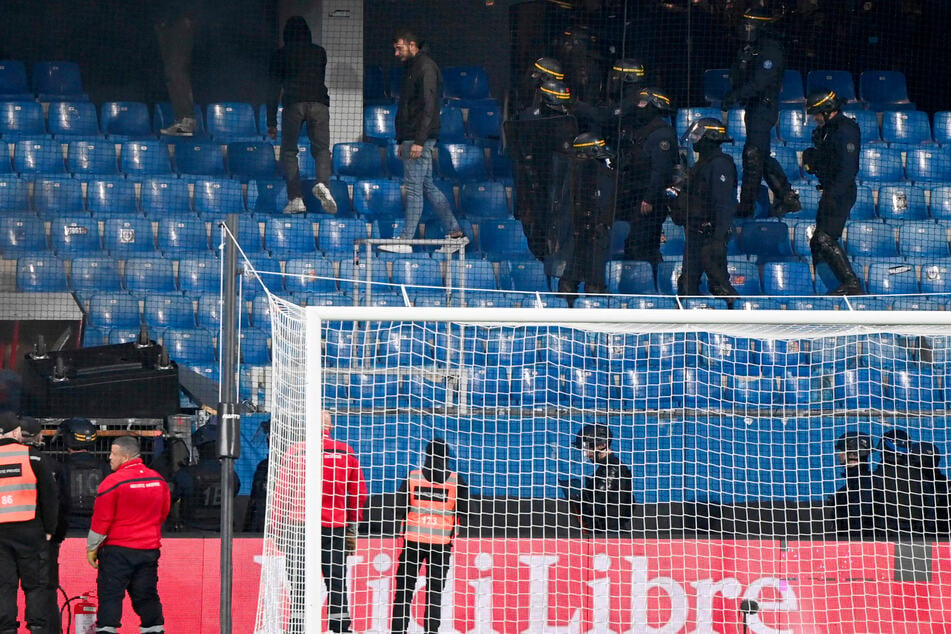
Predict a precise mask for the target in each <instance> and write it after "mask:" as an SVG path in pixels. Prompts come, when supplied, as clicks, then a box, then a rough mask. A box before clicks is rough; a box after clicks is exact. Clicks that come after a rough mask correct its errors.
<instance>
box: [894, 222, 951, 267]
mask: <svg viewBox="0 0 951 634" xmlns="http://www.w3.org/2000/svg"><path fill="white" fill-rule="evenodd" d="M898 250H899V251H900V252H901V254H902V255H903V256H904V257H906V258H923V257H924V258H946V257H948V256H949V253H948V226H947V225H943V224H935V223H934V221H932V220H922V221H918V222H914V221H906V222H902V223H901V224H900V225H899V226H898Z"/></svg>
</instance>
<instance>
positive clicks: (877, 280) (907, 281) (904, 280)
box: [867, 262, 918, 295]
mask: <svg viewBox="0 0 951 634" xmlns="http://www.w3.org/2000/svg"><path fill="white" fill-rule="evenodd" d="M867 290H868V293H869V294H870V295H889V294H899V295H906V294H910V293H917V292H918V271H917V270H916V269H915V265H914V264H893V263H890V262H872V263H871V264H869V267H868V285H867Z"/></svg>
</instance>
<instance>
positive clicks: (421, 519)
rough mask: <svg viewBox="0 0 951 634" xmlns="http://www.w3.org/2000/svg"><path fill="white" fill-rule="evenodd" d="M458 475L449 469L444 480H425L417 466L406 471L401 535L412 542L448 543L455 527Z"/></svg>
mask: <svg viewBox="0 0 951 634" xmlns="http://www.w3.org/2000/svg"><path fill="white" fill-rule="evenodd" d="M457 483H458V478H457V477H456V474H455V473H454V472H450V474H449V477H448V478H447V479H446V481H445V482H441V483H435V482H429V481H428V480H427V479H426V478H424V477H423V472H422V471H420V470H419V469H416V470H414V471H412V472H411V473H410V474H409V481H408V486H407V489H408V493H409V509H408V512H407V514H406V531H405V533H404V534H403V537H404V538H406V539H407V540H409V541H413V542H424V543H427V544H448V543H449V542H451V541H452V530H453V528H455V526H456V496H457Z"/></svg>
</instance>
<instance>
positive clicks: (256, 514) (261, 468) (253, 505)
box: [244, 458, 268, 533]
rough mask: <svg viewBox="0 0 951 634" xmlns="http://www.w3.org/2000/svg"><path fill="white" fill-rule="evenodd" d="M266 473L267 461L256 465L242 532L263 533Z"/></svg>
mask: <svg viewBox="0 0 951 634" xmlns="http://www.w3.org/2000/svg"><path fill="white" fill-rule="evenodd" d="M267 473H268V459H267V458H265V459H264V460H262V461H261V462H259V463H258V466H257V468H256V469H255V470H254V478H253V479H252V480H251V493H250V494H249V495H248V509H247V511H246V512H245V516H244V530H246V531H250V532H252V533H262V532H264V514H265V511H266V510H267Z"/></svg>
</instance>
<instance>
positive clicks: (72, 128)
mask: <svg viewBox="0 0 951 634" xmlns="http://www.w3.org/2000/svg"><path fill="white" fill-rule="evenodd" d="M47 126H48V127H49V131H50V134H52V135H53V136H54V137H55V138H57V139H62V140H64V141H65V140H68V139H70V138H73V137H84V138H88V139H93V138H98V137H101V136H102V134H101V133H100V132H99V113H97V112H96V106H95V104H93V103H90V102H88V101H57V102H54V103H51V104H50V108H49V112H48V113H47Z"/></svg>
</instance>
